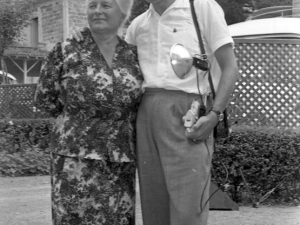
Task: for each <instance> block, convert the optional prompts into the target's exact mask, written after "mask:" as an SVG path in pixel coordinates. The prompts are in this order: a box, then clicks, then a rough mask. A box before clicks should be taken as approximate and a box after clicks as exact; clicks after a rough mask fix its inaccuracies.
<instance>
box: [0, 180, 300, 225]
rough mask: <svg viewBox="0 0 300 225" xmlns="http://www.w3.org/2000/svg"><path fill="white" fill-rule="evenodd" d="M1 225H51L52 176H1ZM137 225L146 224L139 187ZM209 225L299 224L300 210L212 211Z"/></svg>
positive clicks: (292, 208) (250, 209) (289, 208)
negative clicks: (141, 207) (143, 220)
mask: <svg viewBox="0 0 300 225" xmlns="http://www.w3.org/2000/svg"><path fill="white" fill-rule="evenodd" d="M0 225H51V208H50V178H49V176H41V177H17V178H1V177H0ZM136 225H143V223H142V215H141V209H140V203H139V189H138V188H137V209H136ZM209 225H300V207H259V208H256V209H254V208H251V207H240V211H211V212H210V217H209Z"/></svg>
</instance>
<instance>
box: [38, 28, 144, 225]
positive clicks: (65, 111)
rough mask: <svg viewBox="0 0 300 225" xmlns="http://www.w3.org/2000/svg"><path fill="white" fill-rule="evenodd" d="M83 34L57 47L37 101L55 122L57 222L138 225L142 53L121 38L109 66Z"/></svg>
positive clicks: (44, 72)
mask: <svg viewBox="0 0 300 225" xmlns="http://www.w3.org/2000/svg"><path fill="white" fill-rule="evenodd" d="M83 36H84V41H82V42H76V41H75V40H68V41H66V42H64V43H57V44H56V46H55V47H54V48H53V50H52V51H51V52H50V54H49V56H48V59H47V63H46V64H45V65H44V66H43V69H42V71H41V76H40V79H39V83H38V86H37V90H36V95H35V101H36V106H37V108H39V109H40V110H44V111H46V112H48V113H50V114H51V116H52V117H54V118H55V122H54V127H53V131H52V136H51V149H52V165H51V175H52V176H51V178H52V180H51V182H52V214H53V224H68V225H69V224H109V225H113V224H134V197H135V195H134V193H135V190H134V187H135V119H136V112H137V108H138V105H139V102H140V98H141V94H142V92H141V83H142V75H141V72H140V69H139V66H138V60H137V50H136V47H134V46H132V45H130V44H127V43H126V42H125V41H124V40H122V39H121V38H119V37H118V39H119V42H118V44H117V46H116V50H115V54H114V58H113V63H112V65H111V67H109V66H108V64H107V63H106V61H105V59H104V57H103V55H102V54H101V52H100V50H99V48H98V46H97V44H96V42H95V41H94V39H93V36H92V33H91V31H90V30H86V31H85V32H84V33H83Z"/></svg>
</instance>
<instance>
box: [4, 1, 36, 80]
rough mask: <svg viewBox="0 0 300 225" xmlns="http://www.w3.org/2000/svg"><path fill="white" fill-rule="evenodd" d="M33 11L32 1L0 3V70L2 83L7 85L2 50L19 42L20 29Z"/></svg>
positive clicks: (27, 21) (26, 23)
mask: <svg viewBox="0 0 300 225" xmlns="http://www.w3.org/2000/svg"><path fill="white" fill-rule="evenodd" d="M33 9H34V2H33V0H15V1H4V2H1V8H0V69H2V70H3V72H4V74H5V76H4V79H3V81H4V83H7V68H6V64H5V61H4V50H5V49H6V48H7V47H9V46H10V45H12V44H14V43H15V42H16V41H20V40H21V39H22V38H21V35H22V29H23V28H24V27H26V26H27V25H28V24H29V20H30V17H31V13H32V11H33Z"/></svg>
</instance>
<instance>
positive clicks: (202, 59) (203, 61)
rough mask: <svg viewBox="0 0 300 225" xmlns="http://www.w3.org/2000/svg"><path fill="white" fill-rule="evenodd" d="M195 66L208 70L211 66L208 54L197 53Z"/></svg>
mask: <svg viewBox="0 0 300 225" xmlns="http://www.w3.org/2000/svg"><path fill="white" fill-rule="evenodd" d="M193 66H195V67H196V68H197V69H199V70H203V71H207V70H208V69H209V68H208V61H207V57H206V55H204V56H201V55H195V56H194V57H193Z"/></svg>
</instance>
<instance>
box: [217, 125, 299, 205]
mask: <svg viewBox="0 0 300 225" xmlns="http://www.w3.org/2000/svg"><path fill="white" fill-rule="evenodd" d="M222 163H223V164H222ZM224 166H226V169H225V167H224ZM226 170H227V172H226ZM240 171H241V172H240ZM241 173H242V174H243V175H244V177H245V180H246V183H247V184H248V185H249V189H250V193H249V192H248V190H247V187H246V185H245V183H244V181H243V179H242V176H241V175H242V174H241ZM226 176H228V179H227V180H225V179H226ZM212 177H213V181H214V182H215V183H217V184H218V185H219V186H220V188H221V189H222V190H224V191H227V192H228V194H229V195H230V196H231V197H232V198H233V199H234V200H235V201H236V202H241V203H249V202H252V200H251V197H252V199H253V202H255V203H256V202H259V200H260V199H261V197H263V196H264V195H266V194H267V193H268V192H269V194H271V195H270V196H269V197H268V196H266V197H267V199H266V200H265V201H263V202H262V203H267V204H279V203H280V204H293V205H299V204H300V131H299V130H283V129H276V128H272V127H250V126H236V127H234V128H233V133H232V134H231V135H230V137H229V138H227V139H220V140H218V142H217V143H216V149H215V154H214V158H213V170H212ZM272 189H274V190H273V191H272Z"/></svg>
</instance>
